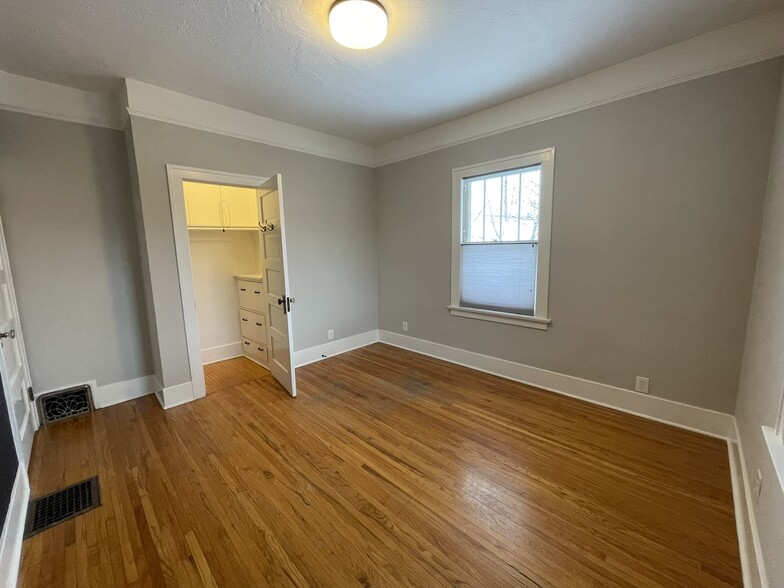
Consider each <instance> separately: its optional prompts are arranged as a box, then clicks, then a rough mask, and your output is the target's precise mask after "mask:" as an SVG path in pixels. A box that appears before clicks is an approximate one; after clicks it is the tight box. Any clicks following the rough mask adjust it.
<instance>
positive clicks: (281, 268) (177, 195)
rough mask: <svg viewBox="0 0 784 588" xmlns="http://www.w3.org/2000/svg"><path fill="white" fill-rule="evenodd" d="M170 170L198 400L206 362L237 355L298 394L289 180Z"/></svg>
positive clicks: (204, 390) (187, 332)
mask: <svg viewBox="0 0 784 588" xmlns="http://www.w3.org/2000/svg"><path fill="white" fill-rule="evenodd" d="M166 170H167V174H168V179H169V195H170V198H171V209H172V223H173V228H174V241H175V249H176V253H177V266H178V270H179V280H180V293H181V297H182V307H183V314H184V319H185V336H186V341H187V346H188V360H189V364H190V372H191V382H192V385H193V392H194V398H201V397H203V396H205V395H206V394H207V388H206V383H205V377H204V365H205V364H211V363H216V362H224V361H225V362H226V364H225V365H226V366H231V365H235V363H232V362H236V361H237V360H234V359H233V358H237V357H244V358H245V360H243V361H246V362H247V361H248V360H249V361H252V362H255V363H256V364H258V365H259V366H261V367H263V368H264V369H267V370H269V371H270V372H271V373H272V375H273V376H274V377H275V379H276V380H277V381H278V382H280V384H281V385H282V386H283V388H284V389H285V390H286V391H287V392H288V393H289V394H290V395H291V396H296V394H297V387H296V376H295V369H294V365H293V361H292V355H293V353H292V352H293V348H294V347H293V340H292V337H293V329H292V321H291V310H292V305H293V303H294V298H292V297H291V296H290V292H289V289H288V276H289V274H288V264H287V255H286V229H285V216H284V207H283V180H282V177H281V175H280V174H276V175H275V176H273V177H271V178H262V177H256V176H246V175H241V174H232V173H226V172H216V171H210V170H203V169H194V168H189V167H182V166H175V165H167V166H166ZM228 360H232V362H229V361H228ZM249 365H252V364H249ZM229 369H230V368H229Z"/></svg>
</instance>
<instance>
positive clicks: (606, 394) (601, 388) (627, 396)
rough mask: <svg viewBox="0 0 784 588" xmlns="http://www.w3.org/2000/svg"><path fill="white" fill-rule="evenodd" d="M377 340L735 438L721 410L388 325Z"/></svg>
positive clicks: (730, 420) (731, 419) (732, 423)
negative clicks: (477, 350) (417, 335)
mask: <svg viewBox="0 0 784 588" xmlns="http://www.w3.org/2000/svg"><path fill="white" fill-rule="evenodd" d="M380 341H381V342H382V343H387V344H389V345H393V346H395V347H401V348H403V349H408V350H409V351H414V352H416V353H421V354H422V355H428V356H430V357H435V358H437V359H442V360H444V361H448V362H450V363H456V364H458V365H462V366H465V367H469V368H472V369H475V370H479V371H481V372H486V373H488V374H493V375H496V376H500V377H502V378H506V379H508V380H514V381H515V382H521V383H523V384H529V385H531V386H536V387H537V388H542V389H544V390H549V391H551V392H557V393H558V394H563V395H565V396H571V397H573V398H578V399H580V400H585V401H587V402H591V403H593V404H598V405H600V406H606V407H608V408H613V409H615V410H619V411H621V412H626V413H629V414H633V415H636V416H641V417H644V418H647V419H650V420H654V421H658V422H661V423H665V424H668V425H674V426H676V427H680V428H682V429H688V430H690V431H695V432H697V433H703V434H705V435H710V436H712V437H719V438H721V439H731V440H735V418H734V417H733V416H732V415H729V414H725V413H722V412H716V411H713V410H708V409H706V408H699V407H696V406H691V405H689V404H682V403H680V402H675V401H672V400H666V399H664V398H658V397H656V396H647V395H645V394H639V393H637V392H632V391H631V390H625V389H623V388H617V387H615V386H610V385H608V384H601V383H599V382H592V381H590V380H584V379H582V378H577V377H575V376H568V375H566V374H559V373H557V372H551V371H548V370H544V369H541V368H535V367H531V366H528V365H524V364H522V363H515V362H512V361H507V360H504V359H498V358H495V357H490V356H488V355H482V354H480V353H474V352H472V351H466V350H464V349H457V348H456V347H449V346H447V345H441V344H440V343H433V342H431V341H425V340H423V339H415V338H414V337H408V336H406V335H400V334H399V333H393V332H391V331H383V330H382V331H380Z"/></svg>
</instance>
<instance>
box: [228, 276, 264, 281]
mask: <svg viewBox="0 0 784 588" xmlns="http://www.w3.org/2000/svg"><path fill="white" fill-rule="evenodd" d="M234 277H235V278H237V279H238V280H247V281H249V282H263V281H264V277H263V276H262V275H261V274H236V275H235V276H234Z"/></svg>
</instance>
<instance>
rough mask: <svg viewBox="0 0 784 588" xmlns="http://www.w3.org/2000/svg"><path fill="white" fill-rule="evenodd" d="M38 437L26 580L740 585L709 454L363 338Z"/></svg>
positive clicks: (719, 455) (681, 435)
mask: <svg viewBox="0 0 784 588" xmlns="http://www.w3.org/2000/svg"><path fill="white" fill-rule="evenodd" d="M205 374H206V379H207V385H208V390H209V393H208V395H207V397H206V398H204V399H202V400H199V401H196V402H193V403H190V404H187V405H183V406H180V407H177V408H173V409H171V410H169V411H163V410H161V408H160V407H159V405H158V404H157V401H156V400H155V398H154V397H152V396H148V397H145V398H141V399H138V400H135V401H132V402H128V403H125V404H121V405H117V406H113V407H110V408H107V409H103V410H99V411H97V412H95V413H93V414H91V415H89V416H88V417H84V418H80V419H76V420H73V421H69V422H64V423H60V424H58V425H56V426H52V427H49V428H47V429H42V430H41V431H39V432H38V434H37V436H36V440H35V447H34V454H33V461H32V468H31V475H32V485H33V495H39V494H43V493H46V492H49V491H51V490H54V489H56V488H58V487H61V486H63V485H66V484H69V483H72V482H76V481H78V480H81V479H83V478H87V477H89V476H92V475H94V474H98V475H99V476H100V481H101V489H102V498H103V505H102V506H101V507H100V508H98V509H95V510H93V511H91V512H89V513H87V514H85V515H83V516H81V517H79V518H77V519H74V520H71V521H68V522H66V523H63V524H61V525H59V526H57V527H55V528H52V529H50V530H47V531H45V532H43V533H41V534H40V535H37V536H35V537H34V538H32V539H30V540H28V541H26V542H25V544H24V553H23V570H22V577H21V585H22V586H25V587H29V586H46V587H52V586H61V585H65V586H126V585H127V586H150V585H153V586H164V585H168V586H199V585H204V586H232V587H233V586H273V585H274V586H336V587H348V586H457V585H461V586H463V585H465V586H481V587H483V588H486V587H490V586H548V587H549V586H553V587H558V588H563V587H572V586H625V587H634V588H640V587H647V586H667V587H671V586H685V587H689V588H693V587H697V586H701V587H710V586H740V584H741V580H740V564H739V558H738V545H737V539H736V535H735V522H734V518H733V507H732V495H731V488H730V475H729V469H728V458H727V447H726V444H725V443H724V442H723V441H720V440H716V439H711V438H708V437H704V436H701V435H697V434H694V433H690V432H687V431H683V430H679V429H675V428H672V427H668V426H666V425H662V424H658V423H654V422H651V421H646V420H643V419H640V418H637V417H633V416H630V415H626V414H622V413H618V412H613V411H612V410H608V409H604V408H601V407H597V406H593V405H590V404H586V403H583V402H580V401H577V400H573V399H570V398H566V397H562V396H558V395H556V394H552V393H549V392H544V391H542V390H538V389H535V388H532V387H529V386H525V385H521V384H516V383H513V382H509V381H506V380H502V379H499V378H496V377H493V376H489V375H487V374H483V373H479V372H475V371H472V370H469V369H465V368H461V367H458V366H454V365H451V364H447V363H444V362H440V361H437V360H434V359H430V358H427V357H424V356H421V355H416V354H413V353H409V352H406V351H402V350H400V349H396V348H393V347H389V346H386V345H382V344H376V345H372V346H369V347H366V348H363V349H360V350H357V351H353V352H350V353H346V354H344V355H341V356H338V357H334V358H331V359H328V360H325V361H323V362H320V363H316V364H312V365H310V366H307V367H305V368H302V369H300V370H298V372H297V374H298V377H299V379H298V384H299V396H298V397H297V398H296V399H292V398H290V397H289V396H288V395H287V394H286V393H285V391H284V390H283V389H282V388H281V387H280V386H279V385H278V384H277V383H276V382H275V381H274V379H273V378H272V377H271V376H270V374H269V372H267V371H266V370H264V369H262V368H260V367H258V366H256V365H255V364H253V363H252V362H250V361H249V360H247V359H237V360H231V361H229V362H222V363H219V364H214V365H211V366H207V367H206V369H205Z"/></svg>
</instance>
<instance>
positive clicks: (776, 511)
mask: <svg viewBox="0 0 784 588" xmlns="http://www.w3.org/2000/svg"><path fill="white" fill-rule="evenodd" d="M782 227H784V83H783V84H782V87H781V97H780V98H779V114H778V122H777V124H776V135H775V143H774V147H773V154H772V156H771V160H770V176H769V178H768V191H767V198H766V201H765V209H764V215H763V221H762V236H761V238H760V248H759V258H758V260H757V273H756V276H755V277H754V290H753V294H752V301H751V311H750V313H749V324H748V331H747V334H746V349H745V352H744V355H743V370H742V372H741V379H740V389H739V391H738V404H737V407H736V413H735V414H736V417H737V421H738V429H739V433H740V438H741V443H742V449H743V451H744V461H745V463H746V468H747V474H748V477H749V482H750V484H751V487H753V480H754V479H755V478H756V472H757V470H758V469H760V470H762V474H763V484H762V492H761V493H760V499H759V503H758V504H757V505H756V507H755V509H754V510H755V517H756V520H757V527H758V531H759V536H760V541H761V542H762V546H763V550H762V551H763V556H764V559H765V564H766V568H767V573H768V581H769V585H770V586H771V587H773V586H784V557H782V554H781V546H782V545H784V489H782V487H781V485H780V484H779V481H778V480H777V479H776V473H775V471H774V469H773V462H772V461H771V459H770V453H769V452H768V448H767V445H766V444H765V441H764V438H763V435H762V429H761V427H762V426H767V427H775V426H776V413H777V411H778V407H779V401H780V399H781V394H782V384H784V230H782Z"/></svg>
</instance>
